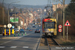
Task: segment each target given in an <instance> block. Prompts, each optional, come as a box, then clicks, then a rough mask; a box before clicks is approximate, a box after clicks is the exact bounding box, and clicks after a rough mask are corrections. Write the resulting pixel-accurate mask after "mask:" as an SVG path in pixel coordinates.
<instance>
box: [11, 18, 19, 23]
mask: <svg viewBox="0 0 75 50" xmlns="http://www.w3.org/2000/svg"><path fill="white" fill-rule="evenodd" d="M18 21H19V18H18V17H15V18H14V17H10V22H12V23H18Z"/></svg>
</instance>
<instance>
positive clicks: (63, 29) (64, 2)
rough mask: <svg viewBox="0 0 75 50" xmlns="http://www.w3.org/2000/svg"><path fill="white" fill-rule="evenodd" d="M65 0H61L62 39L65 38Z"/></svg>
mask: <svg viewBox="0 0 75 50" xmlns="http://www.w3.org/2000/svg"><path fill="white" fill-rule="evenodd" d="M64 24H65V0H63V38H65V26H64Z"/></svg>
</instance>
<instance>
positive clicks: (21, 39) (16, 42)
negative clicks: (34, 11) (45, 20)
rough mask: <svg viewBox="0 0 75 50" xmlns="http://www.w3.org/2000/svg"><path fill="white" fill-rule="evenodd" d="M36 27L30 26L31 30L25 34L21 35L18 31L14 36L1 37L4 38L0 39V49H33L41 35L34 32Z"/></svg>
mask: <svg viewBox="0 0 75 50" xmlns="http://www.w3.org/2000/svg"><path fill="white" fill-rule="evenodd" d="M36 28H38V27H36ZM36 28H32V31H26V35H24V34H23V36H22V35H21V33H20V35H19V36H18V35H15V37H13V36H10V37H8V38H6V37H2V38H5V39H0V42H1V43H0V50H35V49H36V47H37V43H38V41H39V39H40V35H41V33H36V34H35V33H34V31H35V29H36ZM39 28H40V27H39Z"/></svg>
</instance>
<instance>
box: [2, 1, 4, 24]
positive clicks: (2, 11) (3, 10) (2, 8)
mask: <svg viewBox="0 0 75 50" xmlns="http://www.w3.org/2000/svg"><path fill="white" fill-rule="evenodd" d="M3 6H4V0H3V2H2V14H3V25H4V7H3Z"/></svg>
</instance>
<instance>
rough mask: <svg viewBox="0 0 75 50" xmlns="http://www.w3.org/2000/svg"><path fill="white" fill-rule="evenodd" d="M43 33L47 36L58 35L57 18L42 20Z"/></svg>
mask: <svg viewBox="0 0 75 50" xmlns="http://www.w3.org/2000/svg"><path fill="white" fill-rule="evenodd" d="M42 32H43V34H44V35H46V36H56V35H57V21H56V19H55V18H50V17H47V18H44V19H43V20H42Z"/></svg>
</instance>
